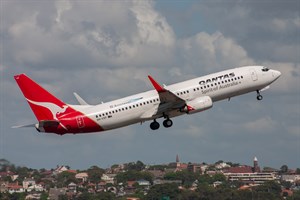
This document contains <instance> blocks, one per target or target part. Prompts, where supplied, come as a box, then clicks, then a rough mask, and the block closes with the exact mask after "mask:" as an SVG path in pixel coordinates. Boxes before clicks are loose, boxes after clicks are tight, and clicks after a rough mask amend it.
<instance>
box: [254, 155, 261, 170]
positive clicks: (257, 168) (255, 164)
mask: <svg viewBox="0 0 300 200" xmlns="http://www.w3.org/2000/svg"><path fill="white" fill-rule="evenodd" d="M253 172H260V167H259V166H258V160H257V158H256V157H254V159H253Z"/></svg>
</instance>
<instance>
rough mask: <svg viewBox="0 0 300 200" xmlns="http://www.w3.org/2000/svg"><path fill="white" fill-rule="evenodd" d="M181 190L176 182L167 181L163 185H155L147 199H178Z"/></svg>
mask: <svg viewBox="0 0 300 200" xmlns="http://www.w3.org/2000/svg"><path fill="white" fill-rule="evenodd" d="M179 193H180V191H179V189H178V185H177V184H175V183H167V184H161V185H154V186H153V187H151V189H150V190H149V192H148V194H147V195H146V198H145V199H146V200H148V199H149V200H161V199H162V198H164V197H169V199H177V197H178V195H179Z"/></svg>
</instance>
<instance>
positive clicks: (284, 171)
mask: <svg viewBox="0 0 300 200" xmlns="http://www.w3.org/2000/svg"><path fill="white" fill-rule="evenodd" d="M288 170H289V168H288V166H287V165H282V166H281V167H280V172H281V173H283V174H284V173H287V172H288Z"/></svg>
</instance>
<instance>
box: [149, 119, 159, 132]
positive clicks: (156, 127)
mask: <svg viewBox="0 0 300 200" xmlns="http://www.w3.org/2000/svg"><path fill="white" fill-rule="evenodd" d="M159 126H160V125H159V123H158V122H157V121H156V120H154V121H153V122H152V123H151V124H150V128H151V129H152V130H157V129H159Z"/></svg>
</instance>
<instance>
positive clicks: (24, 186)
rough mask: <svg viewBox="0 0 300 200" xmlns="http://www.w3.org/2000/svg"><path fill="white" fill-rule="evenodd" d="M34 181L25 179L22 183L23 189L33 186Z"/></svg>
mask: <svg viewBox="0 0 300 200" xmlns="http://www.w3.org/2000/svg"><path fill="white" fill-rule="evenodd" d="M35 184H36V183H35V180H34V179H33V178H25V179H24V181H23V188H24V189H25V190H27V189H28V188H29V187H30V186H35Z"/></svg>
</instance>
